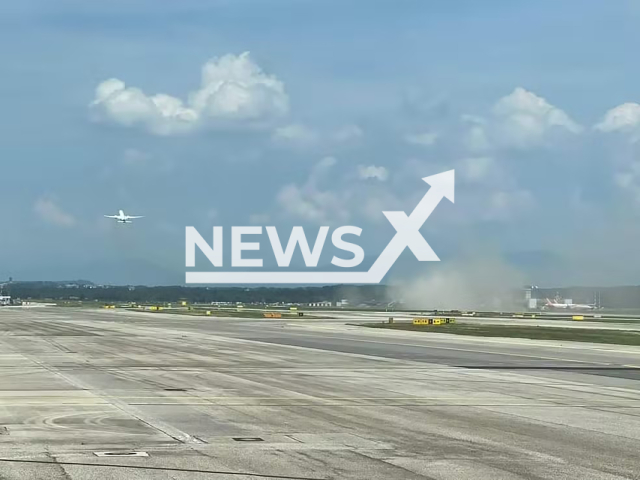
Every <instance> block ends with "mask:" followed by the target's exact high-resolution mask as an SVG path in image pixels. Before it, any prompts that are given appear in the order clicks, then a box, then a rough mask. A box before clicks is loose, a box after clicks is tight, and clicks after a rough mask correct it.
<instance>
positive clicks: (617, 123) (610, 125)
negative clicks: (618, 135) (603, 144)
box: [594, 103, 640, 132]
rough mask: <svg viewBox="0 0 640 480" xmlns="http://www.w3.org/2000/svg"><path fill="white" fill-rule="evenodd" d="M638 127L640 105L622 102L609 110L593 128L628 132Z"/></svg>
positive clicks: (639, 125)
mask: <svg viewBox="0 0 640 480" xmlns="http://www.w3.org/2000/svg"><path fill="white" fill-rule="evenodd" d="M638 127H640V105H639V104H637V103H623V104H622V105H618V106H617V107H615V108H612V109H611V110H609V111H608V112H607V113H606V114H605V115H604V117H603V119H602V120H601V121H600V123H598V124H596V125H595V127H594V128H595V129H596V130H600V131H602V132H616V131H620V132H630V131H635V130H637V129H638Z"/></svg>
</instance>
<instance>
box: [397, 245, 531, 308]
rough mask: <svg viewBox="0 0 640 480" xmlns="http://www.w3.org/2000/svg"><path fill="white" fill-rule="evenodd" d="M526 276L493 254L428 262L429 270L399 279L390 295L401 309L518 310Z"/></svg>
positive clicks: (521, 303)
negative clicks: (444, 261)
mask: <svg viewBox="0 0 640 480" xmlns="http://www.w3.org/2000/svg"><path fill="white" fill-rule="evenodd" d="M525 283H526V275H524V274H523V273H521V272H519V271H518V270H517V269H515V268H513V267H512V266H510V265H508V264H507V263H506V262H504V261H503V260H501V259H500V258H499V257H496V256H483V257H482V258H477V257H471V258H463V259H460V260H457V261H454V262H452V261H450V262H447V263H446V264H445V263H440V262H439V263H431V264H430V265H429V268H428V273H426V274H424V275H417V276H414V277H413V278H408V279H404V280H398V281H396V282H393V283H392V285H390V286H391V288H392V295H393V296H394V298H396V299H398V300H402V301H403V302H404V305H403V306H404V308H411V309H421V310H433V309H438V310H518V309H522V308H523V303H524V297H523V293H522V286H523V285H524V284H525Z"/></svg>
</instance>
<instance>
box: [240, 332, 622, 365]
mask: <svg viewBox="0 0 640 480" xmlns="http://www.w3.org/2000/svg"><path fill="white" fill-rule="evenodd" d="M294 335H299V336H304V337H313V338H318V336H317V335H309V334H306V333H299V332H295V333H294ZM239 340H243V339H239ZM336 340H342V341H347V342H365V343H376V344H379V345H395V346H399V347H419V348H433V349H440V350H453V351H457V352H471V353H484V354H487V355H502V356H510V357H524V358H536V359H542V360H557V361H561V362H575V363H585V364H589V365H609V366H611V365H616V364H615V363H603V362H590V361H585V360H573V359H568V358H557V357H547V356H539V355H525V354H523V353H498V352H486V351H483V350H471V349H468V348H455V347H442V346H432V345H419V344H411V343H394V342H379V341H376V340H362V339H357V338H344V337H342V338H336ZM247 341H250V342H257V343H266V344H269V345H281V346H285V347H286V346H291V347H301V348H314V349H316V350H317V349H320V350H325V351H333V350H330V349H326V348H321V347H309V346H303V345H288V344H286V343H275V342H267V341H263V340H247ZM338 353H342V352H338ZM618 353H620V352H618ZM358 355H365V356H381V355H375V354H373V355H372V354H366V353H359V354H358ZM399 360H404V361H407V360H408V361H411V359H399Z"/></svg>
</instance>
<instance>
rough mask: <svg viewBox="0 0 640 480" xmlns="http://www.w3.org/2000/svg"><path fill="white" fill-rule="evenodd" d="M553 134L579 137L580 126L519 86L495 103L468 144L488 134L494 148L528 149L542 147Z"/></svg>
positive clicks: (542, 99)
mask: <svg viewBox="0 0 640 480" xmlns="http://www.w3.org/2000/svg"><path fill="white" fill-rule="evenodd" d="M554 131H564V132H568V133H572V134H578V133H580V132H581V131H582V127H581V126H580V125H578V124H577V123H576V122H574V121H573V120H572V119H571V118H570V117H569V115H567V114H566V113H565V112H564V111H562V110H561V109H559V108H557V107H555V106H553V105H551V104H550V103H549V102H547V101H546V100H545V99H544V98H542V97H539V96H538V95H536V94H535V93H532V92H529V91H527V90H525V89H524V88H522V87H518V88H516V89H515V90H514V91H513V92H512V93H510V94H509V95H506V96H505V97H502V98H501V99H500V100H498V102H496V104H495V105H494V106H493V109H492V111H491V116H490V118H489V119H488V120H487V122H486V124H485V125H484V126H481V125H479V124H477V125H475V129H474V133H473V135H474V137H475V138H473V139H472V140H471V142H472V143H474V142H475V143H479V144H481V143H482V141H483V136H485V135H487V132H488V134H489V137H490V139H491V140H493V142H495V144H496V145H497V146H503V147H514V148H527V147H532V146H537V145H541V144H544V143H545V140H546V139H547V135H549V134H551V133H553V132H554Z"/></svg>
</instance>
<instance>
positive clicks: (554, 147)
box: [0, 0, 640, 284]
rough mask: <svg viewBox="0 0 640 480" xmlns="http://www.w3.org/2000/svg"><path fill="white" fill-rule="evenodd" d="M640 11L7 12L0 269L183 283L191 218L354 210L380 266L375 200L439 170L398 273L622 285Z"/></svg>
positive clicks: (408, 205) (631, 205)
mask: <svg viewBox="0 0 640 480" xmlns="http://www.w3.org/2000/svg"><path fill="white" fill-rule="evenodd" d="M639 22H640V6H639V4H638V3H637V2H634V1H617V2H601V1H590V0H582V1H579V2H578V1H565V2H557V1H538V2H511V1H502V0H496V1H492V2H475V1H471V0H465V1H462V0H460V1H432V2H425V1H420V0H415V1H413V0H406V1H401V2H391V1H381V0H377V1H372V0H369V1H359V0H342V1H334V0H330V1H326V0H325V1H312V0H260V1H258V0H236V1H230V0H218V1H194V0H184V1H181V2H158V1H150V0H149V1H147V0H140V1H119V0H116V1H112V2H103V3H95V2H90V3H87V2H80V1H71V0H68V1H58V2H45V1H24V2H20V3H19V4H15V5H12V6H11V7H9V6H5V7H4V15H3V20H2V28H0V45H1V46H0V49H2V58H3V62H2V66H1V67H0V68H1V71H2V76H1V80H0V93H1V94H2V98H3V107H4V108H2V110H1V111H0V129H1V130H0V131H1V132H2V133H1V134H0V135H1V137H0V138H1V141H0V154H1V157H0V158H2V162H3V178H4V182H3V188H2V190H1V192H2V193H1V194H0V195H1V198H2V201H3V206H4V214H5V228H4V230H3V235H2V237H1V240H0V245H1V246H2V248H1V249H0V264H1V265H2V266H3V268H2V273H1V274H0V275H2V276H4V277H8V276H13V277H14V278H16V279H71V278H86V279H89V280H94V281H96V282H111V283H149V284H166V283H180V282H181V281H182V280H183V278H184V271H185V268H184V227H185V226H187V225H193V226H196V227H197V228H198V229H199V230H201V231H203V232H204V231H205V229H206V230H207V231H208V230H209V229H210V228H211V226H213V225H214V224H215V225H223V226H226V227H229V226H231V225H243V224H261V225H267V224H272V225H276V226H278V227H280V228H282V231H283V232H285V231H286V229H288V228H290V227H291V226H293V225H303V226H305V227H307V228H308V229H309V232H313V231H314V230H313V229H314V228H315V229H316V230H315V231H317V228H318V227H319V226H320V225H325V224H326V225H331V226H337V225H342V224H353V225H358V226H360V227H362V228H363V235H362V242H361V243H362V246H363V247H365V251H366V252H367V256H368V257H375V256H377V253H378V252H379V251H380V250H381V249H382V248H383V247H384V245H385V244H386V242H387V241H388V239H389V238H390V237H391V235H392V234H393V229H392V227H391V226H390V225H389V224H388V222H387V221H386V219H385V218H384V217H383V215H382V213H381V211H382V210H405V211H407V212H409V211H410V210H411V209H412V208H413V206H414V205H415V203H416V201H417V199H419V198H420V196H421V195H422V194H424V192H425V191H426V186H425V184H424V183H423V182H422V181H421V180H420V178H421V177H424V176H427V175H432V174H435V173H439V172H440V171H444V170H448V169H451V168H455V169H456V175H457V192H456V203H455V205H451V204H445V203H446V202H445V203H443V204H442V205H441V206H440V207H439V209H438V210H437V211H436V213H434V215H433V216H432V218H431V219H430V220H429V221H428V223H427V224H426V225H425V227H424V229H423V232H424V234H425V237H426V238H427V239H428V241H429V242H430V243H431V245H432V246H433V248H434V250H435V251H436V252H437V253H438V254H439V255H440V257H441V259H442V262H441V264H440V265H438V266H437V267H435V266H434V265H432V264H418V262H416V261H415V260H414V259H413V257H412V256H411V253H410V252H405V254H403V257H402V258H401V261H400V262H399V263H398V265H397V266H396V268H395V269H394V270H393V271H392V277H393V278H406V279H412V278H415V276H416V275H417V276H418V277H420V278H422V277H429V276H430V275H432V272H440V271H446V269H447V268H452V269H453V268H455V269H456V271H459V272H462V273H463V274H464V269H465V268H467V267H464V266H461V265H480V264H481V265H482V268H485V263H486V262H485V263H482V262H483V261H485V260H486V259H487V258H490V259H491V262H492V265H496V264H497V265H499V266H500V268H501V270H500V271H501V272H503V271H508V272H510V273H509V274H508V275H507V274H505V275H506V277H508V280H509V281H513V282H520V281H523V282H525V283H526V282H533V283H540V284H545V283H546V284H567V283H601V284H615V283H638V282H640V274H638V273H637V272H639V271H640V269H639V268H638V267H640V262H639V261H638V260H636V258H637V257H638V255H636V252H637V245H638V240H640V228H638V227H637V226H636V225H637V223H638V211H639V208H640V158H639V157H638V154H639V149H638V143H637V142H638V139H640V105H638V104H637V103H636V102H640V83H639V82H638V77H639V73H640V71H639V70H640V66H639V65H638V62H637V61H635V56H634V53H635V52H634V48H633V46H634V45H637V44H638V41H639V40H640V30H639V29H638V28H637V26H638V24H639ZM244 52H249V53H248V54H244ZM243 54H244V55H243ZM203 68H204V69H205V70H206V71H207V72H208V74H207V75H208V76H207V75H205V77H206V78H205V79H204V81H203V78H202V77H203ZM221 82H222V83H223V84H226V85H228V84H229V82H231V83H233V85H236V87H234V88H226V89H225V88H222V89H218V87H219V85H220V84H221ZM225 82H226V83H225ZM99 87H100V88H101V90H100V89H99ZM100 92H101V93H100ZM157 95H161V97H158V96H157ZM120 208H123V209H125V210H126V211H131V212H132V213H133V214H142V215H145V216H146V218H145V219H143V220H141V221H140V222H138V223H136V224H135V225H132V226H131V227H133V228H128V227H130V226H129V225H126V226H122V225H114V224H112V223H109V221H108V220H107V219H104V218H103V217H102V215H103V214H108V213H112V212H115V211H117V209H120ZM118 227H127V228H118ZM264 237H265V238H264V240H263V241H264V242H265V243H263V245H264V246H265V247H267V246H268V243H266V241H267V240H266V235H265V236H264ZM326 254H327V255H331V252H329V250H327V253H326ZM265 255H268V252H267V253H265ZM323 259H324V261H325V263H326V262H328V260H329V259H330V256H329V257H328V258H325V257H323ZM299 260H300V258H297V260H296V261H299ZM321 263H322V262H321ZM203 268H206V264H204V265H203ZM468 268H470V269H473V268H476V267H473V266H472V267H468ZM478 268H480V267H478ZM433 274H434V275H435V273H433ZM474 278H475V276H474Z"/></svg>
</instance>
